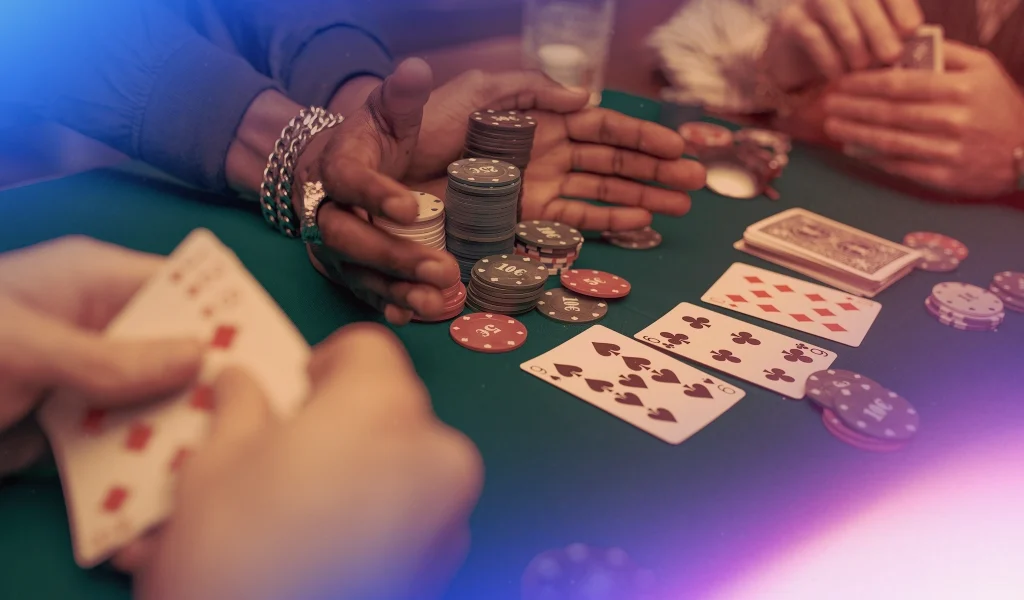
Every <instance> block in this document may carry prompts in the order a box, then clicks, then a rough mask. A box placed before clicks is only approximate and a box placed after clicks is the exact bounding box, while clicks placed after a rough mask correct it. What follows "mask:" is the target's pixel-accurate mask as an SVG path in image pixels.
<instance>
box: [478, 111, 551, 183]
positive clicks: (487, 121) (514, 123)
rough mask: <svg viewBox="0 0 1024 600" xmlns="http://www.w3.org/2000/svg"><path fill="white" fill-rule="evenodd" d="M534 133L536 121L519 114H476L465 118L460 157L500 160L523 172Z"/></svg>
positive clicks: (527, 161)
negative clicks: (467, 119)
mask: <svg viewBox="0 0 1024 600" xmlns="http://www.w3.org/2000/svg"><path fill="white" fill-rule="evenodd" d="M536 131H537V122H536V121H534V119H533V117H531V116H529V115H527V114H524V113H522V112H519V111H516V110H504V111H498V110H484V111H477V112H475V113H473V114H472V115H470V116H469V132H468V133H467V134H466V147H465V151H464V153H463V156H464V157H465V158H485V159H494V160H500V161H504V162H507V163H509V164H512V165H515V166H516V167H518V168H519V170H520V171H525V170H526V165H527V164H528V163H529V162H530V151H531V150H532V149H533V134H534V133H535V132H536Z"/></svg>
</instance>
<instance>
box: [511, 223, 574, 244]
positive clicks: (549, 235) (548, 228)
mask: <svg viewBox="0 0 1024 600" xmlns="http://www.w3.org/2000/svg"><path fill="white" fill-rule="evenodd" d="M516 238H517V239H518V240H519V241H521V242H524V243H526V244H529V245H532V246H536V247H538V248H575V247H576V246H578V245H579V244H580V242H582V241H583V236H582V235H581V234H580V232H579V231H578V230H577V229H574V228H572V227H569V226H568V225H564V224H562V223H558V222H556V221H522V222H521V223H519V224H518V225H516Z"/></svg>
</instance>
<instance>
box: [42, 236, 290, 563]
mask: <svg viewBox="0 0 1024 600" xmlns="http://www.w3.org/2000/svg"><path fill="white" fill-rule="evenodd" d="M104 335H105V336H106V337H109V338H112V339H119V340H152V339H176V338H194V339H200V340H205V341H206V342H207V344H208V350H207V353H206V356H205V359H204V365H203V369H202V373H201V375H200V378H199V381H198V382H197V383H196V385H194V386H193V387H191V388H189V389H187V390H185V391H184V392H183V393H180V394H177V395H174V396H172V397H169V398H163V399H156V400H155V401H153V402H147V403H145V404H143V405H139V406H136V407H131V408H125V409H119V410H100V409H95V408H91V407H89V406H87V405H86V402H85V400H84V399H83V398H80V397H76V396H74V395H73V394H69V393H57V394H55V395H54V396H53V397H51V398H50V399H49V400H48V401H47V402H46V403H45V404H44V405H43V406H42V408H41V409H40V414H39V419H40V423H41V424H42V426H43V429H44V431H45V432H46V435H47V437H48V438H49V440H50V445H51V447H52V448H53V451H54V456H55V458H56V461H57V466H58V470H59V472H60V478H61V485H62V487H63V490H64V497H65V501H66V504H67V508H68V517H69V521H70V524H71V536H72V543H73V545H74V554H75V561H76V562H77V563H78V564H79V565H80V566H82V567H91V566H94V565H96V564H98V563H100V562H102V561H103V560H105V559H107V558H109V557H110V556H111V555H112V554H113V553H114V552H116V551H117V550H118V549H119V548H121V547H123V546H124V545H125V544H127V543H129V542H131V541H133V540H134V539H136V538H137V537H139V536H140V535H142V534H143V533H145V532H146V531H147V530H149V529H150V528H152V527H154V526H156V525H158V524H160V523H161V522H162V521H163V520H164V519H166V518H167V517H168V516H169V515H170V514H171V512H172V511H173V509H174V506H173V500H174V495H173V492H174V485H175V481H176V478H177V473H178V472H179V469H180V468H181V467H182V466H183V465H184V464H185V463H186V461H187V460H188V457H189V456H190V455H191V454H192V452H194V451H195V450H196V449H197V448H198V446H199V445H200V444H201V443H202V442H203V440H204V439H205V438H206V435H207V432H208V428H209V423H210V416H211V414H212V411H213V410H214V408H215V406H214V404H215V398H214V394H213V389H212V386H211V384H212V382H213V381H214V380H215V378H216V377H217V375H218V374H219V373H220V371H221V370H223V369H224V368H226V367H229V366H233V367H239V368H242V369H244V370H245V371H247V372H248V374H249V375H250V376H251V377H253V379H254V380H255V381H256V382H257V383H258V384H259V385H260V387H261V388H263V391H264V392H265V393H266V395H267V398H268V400H269V401H270V408H271V409H272V410H273V411H274V412H275V413H276V414H277V415H278V416H280V417H282V418H284V417H287V416H289V415H291V414H292V413H294V412H295V411H296V410H297V409H298V408H299V407H300V405H301V403H302V401H303V400H304V399H305V397H306V395H307V392H308V378H307V375H306V365H307V363H308V361H309V356H310V348H309V345H308V344H307V343H306V341H305V339H303V337H302V335H301V334H300V333H299V332H298V331H297V330H296V329H295V327H294V326H293V325H292V323H291V322H290V321H289V320H288V318H287V316H285V314H284V313H283V312H282V311H281V309H280V308H278V307H277V305H276V304H275V303H274V301H273V299H271V297H270V296H269V294H267V293H266V291H265V290H264V289H263V288H262V287H261V286H260V285H259V283H258V282H257V281H256V280H255V279H254V278H253V277H252V275H250V274H249V273H248V271H246V270H245V268H244V266H243V265H242V263H241V262H240V261H239V260H238V258H237V257H236V256H235V255H234V254H233V253H232V252H231V251H230V250H228V249H227V247H225V246H224V245H223V244H222V243H221V242H220V241H219V240H217V238H216V237H215V236H214V235H213V234H212V233H210V232H209V231H206V230H196V231H194V232H192V233H191V234H189V236H188V237H187V238H186V239H185V240H184V241H183V242H182V243H181V245H179V246H178V248H177V249H175V251H174V252H173V253H172V254H171V256H170V257H169V258H168V259H167V261H166V263H165V264H164V265H163V266H162V267H161V269H160V270H159V271H158V272H157V273H156V274H155V275H154V276H153V277H152V278H151V279H150V280H149V281H148V282H147V283H146V284H145V285H144V286H143V287H142V289H141V290H140V291H139V292H138V293H136V295H135V296H134V297H133V298H132V300H131V301H130V302H129V303H128V305H127V306H126V307H125V308H124V310H122V312H121V313H120V314H119V315H118V316H117V317H116V318H115V319H114V321H113V322H112V323H111V324H110V325H109V327H108V328H107V330H106V332H105V334H104Z"/></svg>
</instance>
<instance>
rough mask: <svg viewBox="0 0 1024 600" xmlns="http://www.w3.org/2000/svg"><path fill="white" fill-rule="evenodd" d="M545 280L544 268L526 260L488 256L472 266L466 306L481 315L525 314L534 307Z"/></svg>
mask: <svg viewBox="0 0 1024 600" xmlns="http://www.w3.org/2000/svg"><path fill="white" fill-rule="evenodd" d="M547 280H548V270H547V267H545V266H544V265H542V264H540V263H539V262H537V261H536V260H534V259H532V258H530V257H529V256H516V255H515V254H497V255H494V256H487V257H484V258H482V259H480V260H479V261H478V262H477V263H476V265H474V266H473V272H472V277H471V279H470V281H469V287H468V288H467V293H466V296H467V299H466V302H467V303H468V304H469V305H470V306H471V307H472V308H474V309H475V310H479V311H483V312H490V313H498V314H502V315H518V314H522V313H526V312H529V311H531V310H533V309H534V307H535V306H537V301H538V300H539V299H540V297H541V295H543V293H544V284H545V283H546V282H547Z"/></svg>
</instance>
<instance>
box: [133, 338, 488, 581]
mask: <svg viewBox="0 0 1024 600" xmlns="http://www.w3.org/2000/svg"><path fill="white" fill-rule="evenodd" d="M309 371H310V377H311V381H312V392H311V397H310V399H309V403H308V404H307V405H306V406H305V407H304V408H303V409H302V410H301V411H300V412H299V413H298V414H297V415H296V416H295V417H294V418H293V419H292V420H290V421H288V422H284V423H281V422H277V421H275V419H274V418H273V415H272V413H270V412H269V410H268V408H267V406H266V400H265V398H264V397H263V395H262V393H261V392H260V390H259V388H258V387H257V386H256V385H255V384H254V383H253V382H252V380H251V379H249V378H248V377H247V376H245V375H244V374H243V373H241V372H239V371H230V372H227V373H225V374H224V375H223V376H221V377H220V378H219V380H218V381H217V382H216V384H215V391H216V399H217V401H216V404H217V412H216V414H215V416H214V422H213V427H212V430H211V435H210V438H209V439H208V441H207V442H206V443H205V444H204V445H203V446H201V447H200V449H199V450H198V451H197V452H196V454H195V455H194V456H193V457H192V458H191V459H190V460H189V462H188V463H187V464H186V465H185V466H184V468H183V470H182V472H181V477H180V479H179V483H178V489H177V499H176V502H175V507H176V508H175V512H174V515H173V516H172V517H171V519H170V520H169V521H168V522H167V524H166V525H165V526H164V527H163V529H162V530H161V531H159V532H156V533H154V534H152V535H150V536H149V537H147V538H143V539H142V540H140V541H139V542H137V543H135V544H134V545H133V546H130V547H129V548H126V549H125V550H124V551H123V552H122V553H121V554H120V555H119V556H118V558H117V560H116V561H115V564H117V565H118V566H120V567H121V568H123V569H126V570H129V571H132V572H134V573H135V575H136V577H135V591H136V595H137V597H138V598H140V599H142V600H153V599H164V598H168V599H170V598H190V599H192V600H203V599H207V598H209V599H216V598H247V599H249V600H260V599H268V600H269V599H278V598H337V599H339V600H343V599H352V600H378V599H389V600H390V599H397V598H410V597H415V598H416V599H417V600H419V599H420V598H429V597H431V596H432V595H435V593H440V592H441V591H442V588H443V586H444V585H445V584H446V583H447V581H448V579H449V578H450V576H451V575H452V574H453V573H454V572H455V570H456V569H457V567H458V565H459V564H460V563H461V562H462V560H463V558H464V555H465V552H466V550H467V547H468V542H469V530H468V524H467V520H468V516H469V513H470V512H471V511H472V509H473V506H474V505H475V503H476V499H477V497H478V496H479V494H480V488H481V485H482V465H481V462H480V457H479V454H478V453H477V451H476V448H475V447H474V446H473V445H472V443H471V442H470V441H469V440H467V439H466V438H465V437H463V436H462V435H461V434H459V433H458V432H456V431H454V430H452V429H450V428H449V427H447V426H445V425H444V424H442V423H441V422H440V421H438V419H437V417H436V416H435V415H434V413H433V411H432V410H431V406H430V398H429V396H428V394H427V391H426V390H425V389H424V387H423V384H422V383H421V382H420V380H419V378H418V377H417V375H416V373H415V371H414V370H413V366H412V364H411V363H410V360H409V357H408V355H406V353H405V351H404V349H403V348H402V346H401V344H400V343H399V342H398V340H397V339H396V338H395V337H394V336H393V335H392V334H391V333H389V332H388V331H387V330H385V329H383V328H381V327H378V326H374V325H369V324H361V325H352V326H349V327H346V328H345V329H343V330H341V331H339V332H337V333H336V334H335V335H333V336H332V337H331V338H330V339H328V340H327V341H325V342H324V343H322V344H321V345H320V346H319V347H317V348H316V350H315V353H314V356H313V359H312V361H311V363H310V368H309Z"/></svg>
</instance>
